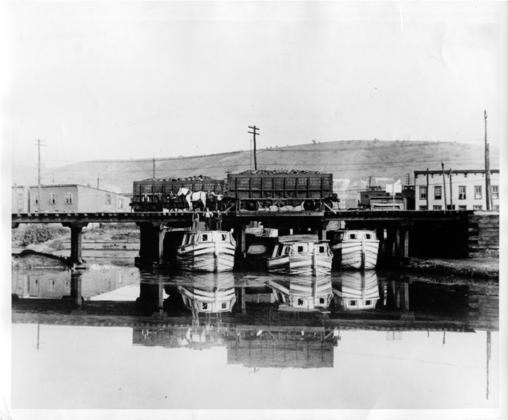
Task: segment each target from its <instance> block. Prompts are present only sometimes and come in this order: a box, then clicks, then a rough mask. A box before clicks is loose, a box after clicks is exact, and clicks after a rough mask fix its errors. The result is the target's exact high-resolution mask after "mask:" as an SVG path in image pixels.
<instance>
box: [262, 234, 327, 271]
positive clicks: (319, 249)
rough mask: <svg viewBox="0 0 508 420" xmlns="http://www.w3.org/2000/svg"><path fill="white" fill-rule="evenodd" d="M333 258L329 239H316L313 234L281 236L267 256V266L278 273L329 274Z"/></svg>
mask: <svg viewBox="0 0 508 420" xmlns="http://www.w3.org/2000/svg"><path fill="white" fill-rule="evenodd" d="M332 258H333V254H332V252H331V250H330V246H329V244H328V241H320V240H315V238H314V237H313V236H312V235H289V236H281V237H279V240H278V242H277V243H276V244H275V246H274V248H273V251H272V255H271V256H270V257H268V258H267V268H268V271H269V272H271V273H278V274H288V275H293V274H294V275H312V276H317V275H329V274H331V270H332Z"/></svg>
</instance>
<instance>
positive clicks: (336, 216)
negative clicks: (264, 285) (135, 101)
mask: <svg viewBox="0 0 508 420" xmlns="http://www.w3.org/2000/svg"><path fill="white" fill-rule="evenodd" d="M472 213H473V211H471V210H448V211H440V210H430V211H425V210H337V211H334V212H332V211H327V212H308V211H303V212H267V211H238V212H233V211H229V212H207V213H205V212H202V211H197V212H192V211H179V212H172V213H163V212H123V213H107V212H103V213H13V214H12V223H13V224H18V223H80V222H81V223H128V222H131V223H143V222H165V223H169V224H181V223H189V222H192V221H193V220H194V219H195V218H196V217H199V218H200V219H202V218H204V217H207V216H208V217H212V218H218V217H221V218H224V219H227V220H229V221H232V220H238V221H248V220H261V221H262V220H267V219H272V220H280V221H282V220H294V219H314V220H323V221H328V220H365V221H382V220H384V221H416V220H419V221H423V220H436V221H437V220H464V219H466V218H467V217H468V215H470V214H472Z"/></svg>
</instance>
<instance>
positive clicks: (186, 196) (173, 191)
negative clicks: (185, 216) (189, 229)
mask: <svg viewBox="0 0 508 420" xmlns="http://www.w3.org/2000/svg"><path fill="white" fill-rule="evenodd" d="M223 192H224V180H219V179H213V178H210V177H207V176H193V177H187V178H148V179H143V180H141V181H134V183H133V194H132V200H131V206H132V210H133V211H164V210H177V209H189V208H190V207H192V208H193V209H202V210H204V209H205V208H208V209H210V210H215V209H216V208H217V206H218V202H219V201H220V199H221V198H222V194H223ZM191 199H192V206H189V200H191ZM203 201H205V202H206V205H205V204H204V203H203Z"/></svg>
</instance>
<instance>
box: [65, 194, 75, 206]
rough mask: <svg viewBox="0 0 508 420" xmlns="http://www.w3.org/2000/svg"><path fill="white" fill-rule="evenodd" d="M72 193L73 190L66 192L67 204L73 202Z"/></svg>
mask: <svg viewBox="0 0 508 420" xmlns="http://www.w3.org/2000/svg"><path fill="white" fill-rule="evenodd" d="M72 198H73V197H72V193H71V192H66V193H65V198H64V202H65V204H72Z"/></svg>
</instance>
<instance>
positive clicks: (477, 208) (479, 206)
mask: <svg viewBox="0 0 508 420" xmlns="http://www.w3.org/2000/svg"><path fill="white" fill-rule="evenodd" d="M481 209H482V205H481V204H475V205H474V206H473V210H481Z"/></svg>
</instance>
